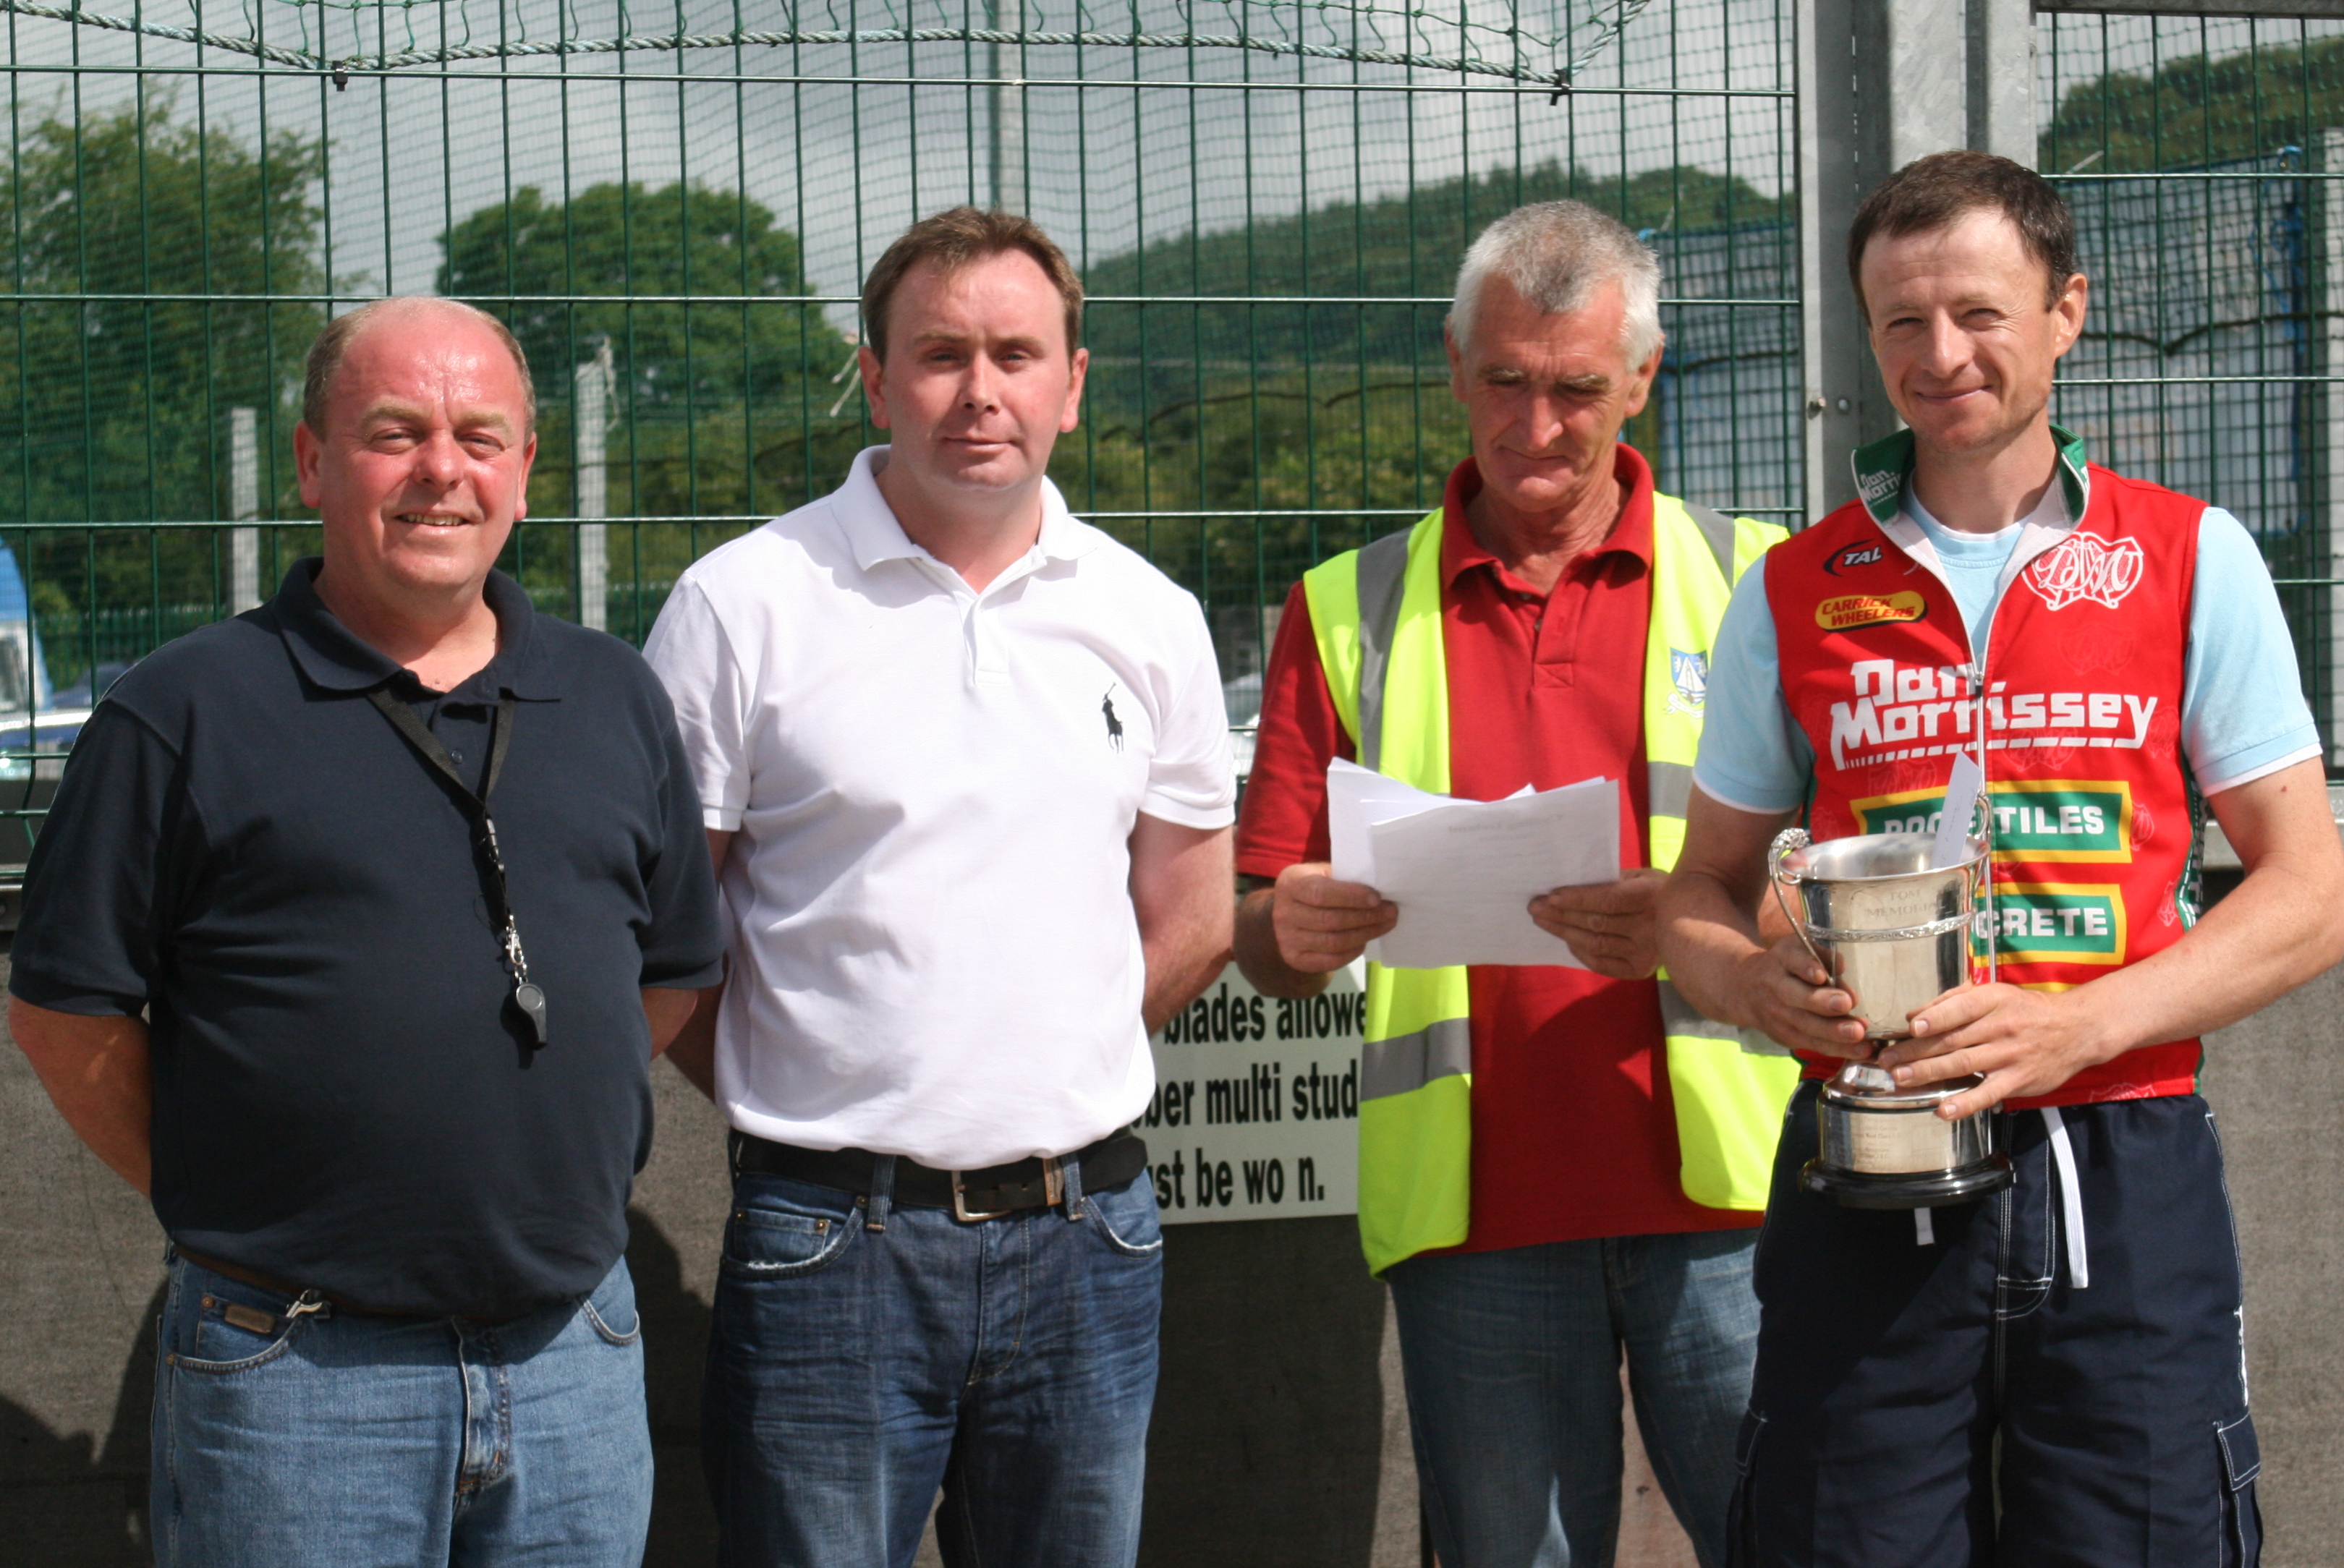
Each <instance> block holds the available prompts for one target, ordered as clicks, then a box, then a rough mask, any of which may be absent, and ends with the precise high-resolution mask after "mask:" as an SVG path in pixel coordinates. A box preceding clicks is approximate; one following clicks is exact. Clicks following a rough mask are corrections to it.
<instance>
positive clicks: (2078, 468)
mask: <svg viewBox="0 0 2344 1568" xmlns="http://www.w3.org/2000/svg"><path fill="white" fill-rule="evenodd" d="M2051 440H2052V444H2053V446H2054V447H2055V448H2056V450H2057V452H2058V454H2059V489H2060V492H2061V493H2062V494H2063V495H2064V496H2065V497H2066V501H2067V516H2068V518H2069V519H2070V520H2071V521H2074V522H2081V521H2083V520H2084V507H2085V504H2086V502H2087V501H2089V500H2090V499H2091V497H2092V477H2091V470H2090V459H2089V458H2088V457H2086V455H2085V452H2084V439H2083V437H2080V436H2078V435H2076V433H2075V432H2074V431H2072V430H2068V429H2066V428H2064V427H2061V426H2059V425H2056V424H2055V425H2053V426H2052V427H2051ZM1913 452H1914V440H1913V432H1912V431H1910V430H1899V431H1897V432H1896V433H1895V434H1894V435H1893V436H1884V437H1881V438H1880V439H1879V440H1877V441H1874V442H1873V443H1872V444H1871V445H1870V446H1868V447H1857V448H1856V449H1855V450H1854V452H1853V453H1851V454H1849V457H1848V461H1849V463H1850V464H1851V465H1852V466H1853V467H1854V469H1855V493H1856V494H1857V495H1859V496H1861V497H1863V498H1864V508H1865V509H1866V510H1867V511H1869V512H1871V514H1872V520H1873V521H1874V522H1875V523H1878V524H1880V525H1882V526H1883V527H1886V526H1887V524H1888V523H1889V521H1890V520H1891V519H1893V518H1894V517H1895V516H1896V514H1897V513H1898V512H1900V511H1902V510H1904V487H1905V486H1906V485H1908V484H1910V483H1911V482H1912V478H1913Z"/></svg>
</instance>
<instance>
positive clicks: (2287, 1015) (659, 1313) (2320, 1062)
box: [0, 964, 2344, 1568]
mask: <svg viewBox="0 0 2344 1568" xmlns="http://www.w3.org/2000/svg"><path fill="white" fill-rule="evenodd" d="M0 980H5V964H0ZM2339 1020H2344V976H2339V975H2331V976H2329V977H2328V978H2326V979H2324V980H2319V981H2318V982H2316V983H2315V984H2313V985H2311V986H2309V987H2307V988H2306V989H2305V990H2303V991H2301V992H2299V993H2298V994H2297V995H2296V996H2294V997H2292V998H2289V999H2288V1000H2285V1001H2283V1002H2281V1003H2279V1004H2278V1006H2276V1007H2273V1008H2271V1009H2270V1010H2268V1011H2266V1012H2265V1013H2263V1014H2261V1015H2259V1016H2258V1017H2257V1018H2256V1019H2254V1020H2250V1021H2249V1022H2248V1023H2247V1024H2245V1025H2242V1026H2240V1027H2239V1028H2237V1029H2234V1030H2228V1031H2226V1032H2225V1033H2224V1034H2222V1035H2220V1036H2218V1037H2217V1038H2216V1039H2215V1040H2214V1041H2213V1043H2212V1048H2211V1050H2209V1052H2208V1056H2209V1060H2210V1062H2211V1064H2212V1065H2211V1067H2210V1069H2209V1070H2208V1083H2207V1089H2208V1094H2209V1095H2210V1096H2211V1097H2212V1098H2213V1100H2214V1103H2215V1105H2216V1108H2217V1111H2218V1114H2219V1116H2220V1119H2221V1125H2222V1130H2223V1135H2224V1138H2225V1141H2226V1143H2227V1146H2228V1151H2229V1160H2230V1181H2231V1187H2232V1192H2233V1195H2234V1197H2235V1200H2236V1202H2237V1205H2238V1219H2239V1231H2240V1239H2241V1244H2242V1245H2243V1247H2244V1249H2245V1252H2246V1260H2247V1274H2248V1349H2249V1361H2250V1366H2251V1371H2252V1375H2253V1378H2254V1396H2255V1413H2256V1419H2257V1421H2258V1423H2259V1425H2260V1427H2261V1431H2262V1439H2263V1452H2264V1454H2265V1458H2266V1462H2267V1468H2266V1470H2265V1472H2264V1480H2263V1487H2262V1501H2263V1510H2264V1514H2265V1518H2266V1520H2267V1522H2268V1528H2269V1540H2270V1544H2269V1550H2268V1553H2266V1555H2265V1559H2264V1561H2265V1563H2267V1564H2268V1565H2269V1568H2328V1565H2329V1564H2333V1563H2339V1562H2344V1517H2339V1514H2338V1513H2337V1512H2336V1510H2335V1508H2334V1500H2335V1499H2336V1498H2337V1497H2339V1496H2344V1342H2339V1337H2338V1336H2337V1335H2336V1334H2335V1333H2334V1332H2333V1331H2332V1326H2331V1323H2332V1319H2333V1316H2334V1311H2335V1308H2334V1305H2333V1303H2334V1302H2336V1301H2338V1300H2339V1298H2344V1248H2339V1242H2340V1241H2344V1145H2339V1132H2344V1051H2339V1049H2338V1047H2339V1038H2338V1037H2339ZM655 1081H656V1082H657V1084H658V1086H659V1109H660V1118H661V1122H660V1137H659V1141H658V1151H657V1152H656V1153H655V1154H654V1156H653V1158H652V1164H651V1166H650V1168H649V1169H647V1170H646V1171H644V1173H643V1178H642V1181H641V1182H640V1183H639V1185H638V1188H637V1204H636V1209H635V1211H634V1239H633V1244H632V1246H631V1249H630V1251H629V1258H630V1261H631V1263H632V1265H633V1268H634V1271H635V1278H636V1283H637V1289H638V1292H639V1293H640V1296H641V1300H642V1308H643V1314H644V1320H645V1331H646V1332H645V1338H646V1344H647V1354H648V1357H649V1376H650V1381H651V1404H652V1427H653V1437H654V1441H655V1443H656V1445H657V1450H658V1458H659V1465H660V1478H659V1490H658V1497H657V1503H656V1510H655V1516H654V1523H653V1532H652V1553H651V1557H650V1561H651V1562H652V1563H654V1564H658V1565H661V1568H665V1565H667V1564H697V1563H707V1562H709V1561H711V1560H712V1539H711V1525H710V1519H709V1513H708V1505H707V1503H706V1500H705V1496H704V1494H703V1493H702V1489H701V1483H700V1475H699V1465H698V1459H697V1455H696V1453H695V1452H694V1448H693V1442H694V1430H695V1424H696V1420H697V1413H696V1412H697V1401H698V1388H699V1361H700V1350H701V1346H702V1343H703V1342H704V1340H705V1336H706V1332H707V1323H708V1300H709V1292H710V1287H711V1285H712V1280H713V1274H714V1268H715V1252H716V1236H717V1232H718V1231H719V1229H720V1227H721V1225H722V1220H723V1215H724V1210H725V1201H726V1194H725V1189H724V1184H723V1176H722V1155H721V1148H722V1137H721V1129H720V1127H719V1124H718V1122H717V1120H716V1117H715V1116H714V1114H713V1112H712V1111H710V1109H709V1108H708V1107H707V1105H706V1104H705V1103H704V1102H702V1101H700V1100H699V1099H698V1097H697V1096H696V1095H694V1094H692V1091H690V1090H689V1089H687V1088H685V1087H684V1085H683V1084H682V1081H681V1080H680V1079H678V1078H677V1077H676V1076H675V1075H674V1074H673V1073H672V1072H671V1071H669V1070H666V1069H664V1068H662V1069H661V1070H659V1071H658V1072H657V1074H656V1075H655ZM161 1257H162V1237H161V1234H160V1233H159V1231H157V1229H156V1226H155V1222H154V1219H153V1217H152V1215H151V1214H150V1213H149V1212H148V1211H147V1206H146V1204H145V1203H144V1202H143V1201H141V1200H139V1199H138V1198H137V1197H136V1196H135V1195H134V1194H132V1193H131V1192H130V1191H128V1190H127V1189H126V1188H124V1187H123V1186H122V1185H121V1184H120V1183H119V1182H118V1181H116V1180H115V1179H114V1177H113V1176H112V1174H111V1173H109V1172H108V1171H106V1169H105V1168H104V1167H103V1166H101V1165H99V1164H98V1163H97V1161H96V1160H94V1159H93V1158H91V1157H90V1156H89V1155H88V1154H87V1153H86V1151H84V1150H82V1148H81V1147H80V1145H79V1144H78V1143H77V1142H76V1141H75V1140H74V1139H73V1137H72V1135H71V1134H70V1133H68V1132H67V1131H66V1129H65V1127H64V1124H63V1123H62V1122H61V1121H58V1119H57V1117H56V1112H55V1111H54V1110H53V1109H52V1108H51V1107H50V1106H49V1104H48V1101H47V1099H46V1097H45V1095H44V1094H43V1093H42V1091H41V1089H40V1085H39V1084H38V1083H37V1082H36V1081H35V1080H34V1078H33V1076H32V1073H31V1071H30V1070H28V1069H27V1068H26V1067H25V1062H24V1060H23V1058H22V1057H21V1056H20V1055H18V1053H17V1052H16V1051H15V1049H14V1048H13V1047H8V1046H5V1045H0V1324H5V1332H0V1531H5V1540H6V1543H7V1545H6V1548H5V1551H0V1557H5V1559H6V1561H8V1562H10V1563H27V1564H56V1565H58V1568H67V1565H70V1568H101V1565H109V1568H110V1565H113V1564H139V1563H145V1562H147V1556H146V1553H145V1548H144V1538H143V1531H144V1521H143V1504H144V1502H145V1495H146V1458H147V1400H148V1398H149V1395H150V1393H151V1391H152V1386H153V1373H152V1368H151V1363H152V1357H153V1353H154V1338H153V1329H152V1325H153V1321H154V1318H155V1315H156V1312H157V1308H158V1302H159V1292H160V1285H161V1280H162V1270H161ZM1396 1360H1397V1358H1396V1355H1395V1352H1394V1349H1393V1346H1392V1342H1391V1339H1390V1334H1389V1327H1388V1322H1387V1312H1386V1307H1385V1302H1384V1297H1383V1292H1382V1289H1381V1287H1379V1286H1378V1285H1377V1284H1375V1283H1374V1282H1372V1281H1369V1280H1368V1279H1367V1278H1366V1277H1365V1275H1364V1273H1363V1272H1362V1271H1361V1269H1360V1267H1359V1261H1358V1251H1357V1248H1356V1245H1355V1243H1354V1241H1353V1238H1352V1234H1351V1227H1350V1222H1349V1221H1348V1220H1300V1221H1261V1222H1252V1223H1243V1224H1227V1225H1191V1226H1180V1227H1174V1228H1173V1229H1172V1230H1171V1231H1168V1232H1167V1243H1166V1302H1165V1323H1164V1367H1163V1383H1162V1388H1163V1392H1162V1395H1161V1397H1160V1398H1159V1400H1158V1402H1157V1415H1156V1422H1155V1427H1154V1430H1153V1432H1152V1433H1151V1437H1150V1462H1149V1481H1148V1499H1147V1541H1146V1544H1145V1546H1144V1548H1143V1552H1142V1561H1143V1563H1146V1564H1147V1565H1148V1568H1176V1565H1180V1568H1191V1565H1200V1564H1207V1563H1216V1564H1217V1563H1244V1564H1247V1565H1248V1568H1283V1565H1286V1564H1293V1565H1295V1568H1304V1565H1308V1568H1354V1565H1356V1568H1416V1565H1417V1564H1418V1563H1419V1561H1420V1559H1419V1554H1418V1539H1417V1528H1416V1508H1417V1500H1416V1492H1415V1484H1414V1477H1413V1475H1412V1473H1411V1472H1410V1470H1409V1464H1408V1460H1407V1431H1406V1412H1405V1410H1404V1408H1403V1407H1402V1405H1401V1403H1400V1401H1399V1391H1398V1381H1397V1365H1396ZM1640 1458H1641V1456H1639V1455H1635V1454H1632V1455H1631V1471H1630V1476H1629V1483H1628V1488H1627V1493H1628V1495H1627V1497H1626V1500H1625V1501H1626V1510H1625V1514H1624V1517H1623V1521H1622V1553H1621V1560H1622V1568H1662V1565H1664V1564H1666V1565H1671V1568H1673V1565H1674V1564H1679V1563H1685V1564H1688V1565H1689V1558H1688V1557H1687V1556H1686V1555H1685V1553H1684V1548H1683V1544H1682V1538H1681V1537H1678V1536H1677V1535H1676V1534H1675V1532H1674V1530H1673V1528H1672V1525H1671V1523H1670V1522H1669V1521H1668V1519H1667V1517H1666V1514H1665V1512H1664V1511H1663V1510H1662V1509H1661V1507H1660V1506H1659V1503H1658V1495H1657V1493H1656V1492H1654V1491H1653V1490H1652V1488H1651V1483H1650V1475H1649V1472H1647V1471H1643V1470H1642V1468H1641V1465H1640V1464H1639V1460H1640Z"/></svg>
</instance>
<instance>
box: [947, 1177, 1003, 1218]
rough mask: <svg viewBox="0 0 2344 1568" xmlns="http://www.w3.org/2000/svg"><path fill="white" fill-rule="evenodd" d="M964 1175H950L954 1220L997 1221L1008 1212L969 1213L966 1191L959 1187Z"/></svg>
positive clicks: (996, 1210)
mask: <svg viewBox="0 0 2344 1568" xmlns="http://www.w3.org/2000/svg"><path fill="white" fill-rule="evenodd" d="M965 1174H966V1172H965V1171H954V1172H953V1173H952V1179H953V1182H952V1187H953V1218H954V1219H955V1220H966V1221H971V1222H972V1223H974V1222H975V1221H979V1220H998V1219H1000V1218H1001V1217H1002V1216H1003V1215H1004V1214H1006V1213H1008V1212H1009V1211H1008V1210H1006V1209H995V1210H992V1211H987V1212H981V1213H971V1212H970V1211H969V1207H968V1191H967V1189H966V1188H965V1187H963V1186H962V1185H961V1178H962V1177H963V1176H964V1175H965Z"/></svg>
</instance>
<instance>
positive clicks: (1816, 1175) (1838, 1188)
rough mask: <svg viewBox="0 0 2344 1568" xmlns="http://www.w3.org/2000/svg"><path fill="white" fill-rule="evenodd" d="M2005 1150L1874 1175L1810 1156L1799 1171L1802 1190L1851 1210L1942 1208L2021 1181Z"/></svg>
mask: <svg viewBox="0 0 2344 1568" xmlns="http://www.w3.org/2000/svg"><path fill="white" fill-rule="evenodd" d="M2017 1179H2018V1178H2017V1175H2016V1172H2014V1171H2012V1170H2011V1168H2010V1157H2009V1156H2008V1155H2006V1154H2001V1153H1995V1154H1989V1155H1987V1156H1986V1157H1985V1159H1984V1160H1981V1161H1977V1162H1976V1163H1975V1164H1971V1165H1965V1166H1962V1167H1960V1168H1959V1169H1957V1170H1953V1171H1899V1172H1896V1173H1894V1174H1893V1175H1877V1176H1875V1175H1869V1174H1867V1173H1865V1172H1864V1171H1843V1170H1841V1169H1840V1168H1839V1167H1837V1166H1835V1165H1826V1164H1824V1162H1823V1161H1821V1160H1819V1159H1818V1160H1810V1161H1807V1162H1806V1164H1805V1165H1804V1166H1803V1168H1802V1169H1801V1170H1800V1171H1799V1189H1800V1191H1804V1192H1812V1193H1814V1195H1815V1196H1816V1197H1818V1198H1828V1199H1830V1200H1831V1201H1833V1202H1834V1203H1837V1204H1840V1205H1841V1206H1842V1207H1844V1208H1849V1209H1942V1208H1945V1207H1946V1206H1947V1205H1949V1204H1954V1203H1975V1202H1976V1201H1978V1200H1979V1199H1981V1198H1986V1197H1991V1196H1992V1195H1993V1194H1995V1193H1996V1192H1999V1191H2002V1190H2003V1189H2004V1188H2006V1187H2008V1186H2009V1185H2010V1184H2011V1183H2012V1182H2013V1181H2016V1180H2017Z"/></svg>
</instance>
